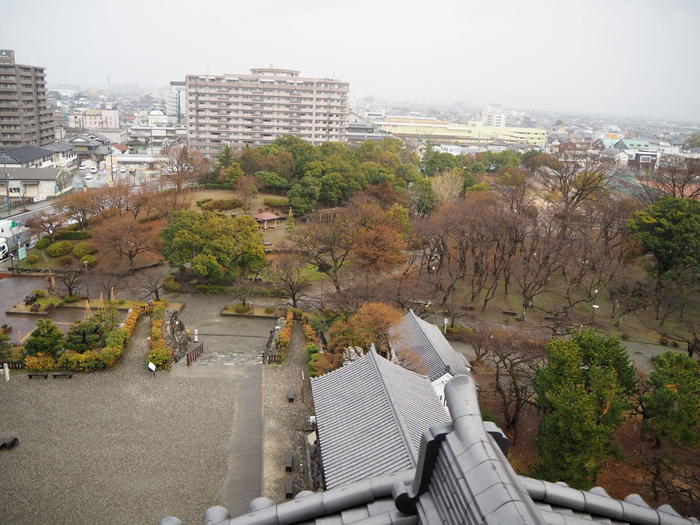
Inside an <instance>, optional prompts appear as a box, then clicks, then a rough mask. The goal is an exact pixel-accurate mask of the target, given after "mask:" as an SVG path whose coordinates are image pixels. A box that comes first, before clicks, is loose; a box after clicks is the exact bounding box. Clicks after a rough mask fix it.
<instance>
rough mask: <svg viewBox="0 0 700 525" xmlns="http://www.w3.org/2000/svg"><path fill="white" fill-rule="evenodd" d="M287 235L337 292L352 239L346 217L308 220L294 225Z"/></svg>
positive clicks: (349, 254)
mask: <svg viewBox="0 0 700 525" xmlns="http://www.w3.org/2000/svg"><path fill="white" fill-rule="evenodd" d="M290 238H291V240H292V242H293V243H294V245H295V248H296V253H297V254H298V255H299V257H301V258H302V259H303V260H304V261H306V262H307V263H309V264H311V265H313V266H314V267H315V268H316V269H317V270H318V271H319V272H321V273H323V274H325V275H326V276H327V277H328V278H329V279H330V280H331V281H332V282H333V285H334V286H335V289H336V291H338V292H339V291H340V290H341V289H342V288H341V286H340V274H341V270H342V268H343V267H344V266H345V264H346V263H347V262H348V261H349V259H350V256H351V254H352V250H353V247H354V242H355V237H354V235H353V229H352V225H351V223H350V222H349V221H348V220H347V218H345V217H339V218H338V219H337V220H336V221H334V222H332V223H320V222H313V223H309V224H307V225H305V226H302V227H299V228H297V229H295V230H294V231H293V232H292V233H291V235H290Z"/></svg>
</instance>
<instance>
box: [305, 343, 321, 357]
mask: <svg viewBox="0 0 700 525" xmlns="http://www.w3.org/2000/svg"><path fill="white" fill-rule="evenodd" d="M320 351H321V349H320V348H319V346H318V345H317V344H315V343H310V344H308V345H306V356H307V357H308V358H309V359H311V356H312V355H314V354H318V353H319V352H320Z"/></svg>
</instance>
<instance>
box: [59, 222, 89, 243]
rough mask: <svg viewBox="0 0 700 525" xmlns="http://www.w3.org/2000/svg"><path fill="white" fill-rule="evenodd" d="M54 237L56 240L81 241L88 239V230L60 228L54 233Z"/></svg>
mask: <svg viewBox="0 0 700 525" xmlns="http://www.w3.org/2000/svg"><path fill="white" fill-rule="evenodd" d="M76 226H78V225H77V224H76ZM78 227H79V226H78ZM54 238H55V239H56V240H57V241H82V240H85V239H89V238H90V234H89V233H88V232H84V231H75V230H61V231H59V232H56V235H54Z"/></svg>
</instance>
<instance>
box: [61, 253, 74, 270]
mask: <svg viewBox="0 0 700 525" xmlns="http://www.w3.org/2000/svg"><path fill="white" fill-rule="evenodd" d="M58 264H60V265H61V266H63V267H64V268H68V267H69V266H70V265H71V264H73V257H71V256H70V255H61V257H59V258H58Z"/></svg>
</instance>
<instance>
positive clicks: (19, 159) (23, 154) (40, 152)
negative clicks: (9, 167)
mask: <svg viewBox="0 0 700 525" xmlns="http://www.w3.org/2000/svg"><path fill="white" fill-rule="evenodd" d="M51 155H53V151H49V150H46V149H44V148H38V147H36V146H20V147H18V148H11V149H4V150H0V164H24V163H25V162H32V161H35V160H39V159H43V158H45V157H50V156H51Z"/></svg>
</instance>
